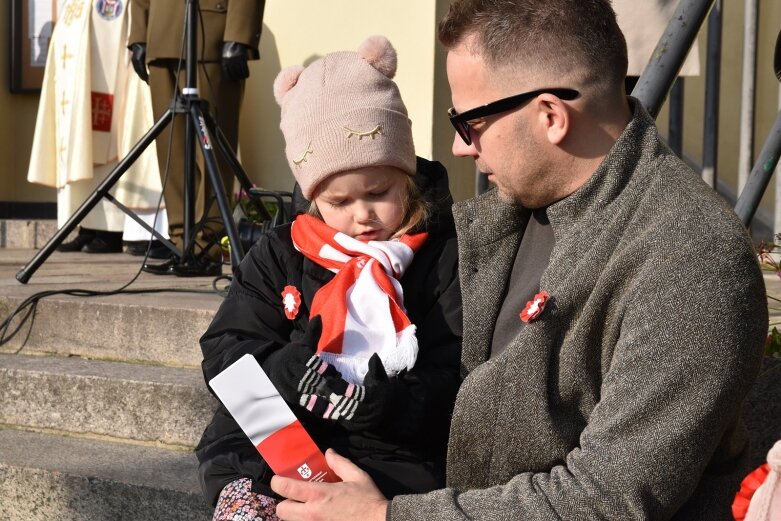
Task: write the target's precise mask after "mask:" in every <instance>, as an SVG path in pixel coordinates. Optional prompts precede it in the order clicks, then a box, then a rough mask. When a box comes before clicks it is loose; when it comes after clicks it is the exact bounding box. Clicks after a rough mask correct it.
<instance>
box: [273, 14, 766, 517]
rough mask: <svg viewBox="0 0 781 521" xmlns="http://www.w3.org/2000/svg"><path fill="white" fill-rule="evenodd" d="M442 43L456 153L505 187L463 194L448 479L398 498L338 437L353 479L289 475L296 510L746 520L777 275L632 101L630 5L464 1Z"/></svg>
mask: <svg viewBox="0 0 781 521" xmlns="http://www.w3.org/2000/svg"><path fill="white" fill-rule="evenodd" d="M439 37H440V40H441V41H442V43H443V44H444V45H445V46H446V47H447V48H448V51H449V52H448V57H447V74H448V79H449V82H450V87H451V91H452V98H453V105H454V109H452V110H451V119H452V121H453V123H454V124H455V125H457V129H458V135H456V137H455V140H454V142H453V152H454V153H455V154H456V155H458V156H471V157H473V158H474V159H475V161H476V163H477V166H478V168H479V169H480V170H481V171H482V172H483V173H484V174H485V175H487V176H488V177H489V179H490V180H492V181H493V182H494V183H495V184H496V190H492V191H490V192H488V193H486V194H484V195H481V196H479V197H476V198H475V199H472V200H469V201H466V202H463V203H459V204H457V205H456V206H455V208H454V210H455V214H456V222H457V228H458V233H459V252H460V255H459V258H460V267H461V271H460V276H461V285H462V292H463V302H464V320H465V327H464V344H463V354H462V363H463V367H464V370H465V372H466V373H467V374H466V377H465V380H464V383H463V385H462V387H461V389H460V391H459V394H458V398H457V401H456V406H455V410H454V414H453V421H452V426H451V433H450V440H449V445H448V466H447V485H448V488H446V489H443V490H439V491H435V492H431V493H429V494H425V495H408V496H397V497H395V498H394V499H393V500H392V501H391V502H387V501H386V500H385V499H384V498H383V497H382V496H381V495H380V494H379V493H378V492H377V490H376V488H375V487H374V486H373V484H372V483H371V482H370V481H369V480H368V479H367V478H366V476H365V475H364V474H363V473H362V472H361V471H360V470H358V469H357V468H356V467H355V466H353V465H352V464H351V463H350V462H348V461H346V460H345V459H344V458H341V457H339V456H337V455H335V454H334V453H333V452H332V451H328V453H327V455H326V456H327V459H328V462H329V464H330V465H331V466H332V468H333V469H334V471H335V472H336V473H337V474H339V475H340V476H341V477H342V479H343V482H342V483H338V484H324V483H305V482H299V481H293V480H290V479H287V478H280V477H274V479H273V481H272V487H273V488H274V490H275V491H277V492H278V493H279V494H281V495H283V496H285V497H287V498H290V500H288V501H284V502H282V503H280V504H279V506H278V509H277V514H278V515H279V516H280V517H281V518H282V519H289V520H298V519H318V520H320V519H377V520H381V519H385V518H386V517H387V519H393V520H396V519H398V520H410V519H412V520H415V519H421V520H423V519H426V520H439V519H441V520H452V519H491V520H495V519H507V520H543V519H545V520H547V519H573V520H575V519H576V520H585V519H616V520H625V519H708V520H713V519H729V518H731V517H730V512H729V505H730V503H731V500H732V497H733V496H734V492H735V491H736V490H737V485H738V483H739V481H740V478H741V477H742V474H743V473H744V469H743V468H742V464H743V456H744V455H745V453H746V437H745V431H744V429H743V426H742V424H741V421H740V404H741V402H742V400H743V398H744V397H745V395H746V393H747V392H748V390H749V388H750V386H751V384H752V382H753V380H754V379H755V377H756V375H757V372H758V369H759V364H760V359H761V351H762V345H763V341H764V338H765V336H766V333H767V329H766V328H767V309H766V301H765V292H764V286H763V281H762V276H761V273H760V271H759V268H758V266H757V262H756V259H755V256H754V253H753V251H752V245H751V243H750V240H749V238H748V236H747V234H746V232H745V230H744V229H743V228H742V226H741V225H740V223H739V222H738V220H737V219H736V217H735V215H734V214H733V213H732V211H731V210H730V209H729V208H728V207H727V206H726V205H725V204H724V203H723V201H722V200H721V199H720V198H719V196H718V195H716V194H715V193H714V192H713V191H712V190H710V189H709V188H708V187H707V186H706V185H705V184H704V183H703V182H702V181H701V180H700V179H699V177H698V176H696V175H695V174H694V173H693V172H691V171H690V170H688V169H687V168H686V166H685V165H684V164H683V163H682V162H681V161H680V160H679V159H678V158H677V157H676V156H674V155H673V154H672V153H671V152H670V150H669V149H668V148H667V147H666V146H665V145H664V144H663V143H662V142H661V141H660V139H659V136H658V134H657V131H656V128H655V126H654V122H653V121H652V119H651V118H650V117H649V116H648V114H647V113H646V112H645V111H644V110H643V108H642V107H641V106H640V105H639V103H637V101H636V100H631V99H630V100H628V99H627V98H626V96H625V93H624V88H623V80H624V76H625V73H626V63H627V62H626V46H625V43H624V39H623V37H622V35H621V32H620V30H619V29H618V26H617V25H616V20H615V15H614V13H613V11H612V9H611V7H610V3H609V1H608V0H501V1H500V0H456V1H455V2H453V4H452V5H451V7H450V11H449V13H448V14H447V16H446V17H445V19H444V20H443V21H442V22H441V24H440V28H439ZM573 90H574V91H576V93H573V92H572V91H573ZM526 92H532V93H533V94H529V95H526V96H518V94H519V93H526ZM499 100H502V101H499ZM459 116H460V117H459Z"/></svg>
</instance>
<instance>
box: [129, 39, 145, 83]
mask: <svg viewBox="0 0 781 521" xmlns="http://www.w3.org/2000/svg"><path fill="white" fill-rule="evenodd" d="M129 49H130V53H131V57H130V61H132V62H133V70H135V71H136V74H138V77H139V78H141V79H142V80H144V81H145V82H146V83H149V72H147V70H146V44H145V43H131V44H130V47H129Z"/></svg>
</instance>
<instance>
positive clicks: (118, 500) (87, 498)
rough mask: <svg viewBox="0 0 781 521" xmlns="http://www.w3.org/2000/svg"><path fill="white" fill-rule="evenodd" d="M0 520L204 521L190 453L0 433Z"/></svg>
mask: <svg viewBox="0 0 781 521" xmlns="http://www.w3.org/2000/svg"><path fill="white" fill-rule="evenodd" d="M0 519H3V520H6V521H50V520H53V519H56V520H57V521H102V520H106V521H108V520H111V521H151V520H155V521H157V520H160V519H165V520H167V521H180V520H181V521H199V520H203V521H208V520H209V519H211V509H210V508H209V507H208V506H207V505H206V504H205V501H204V500H203V498H202V496H201V494H200V490H199V487H198V478H197V461H196V459H195V455H194V454H192V453H191V452H184V451H172V450H162V449H157V448H150V447H142V446H137V445H128V444H122V443H110V442H106V441H99V440H91V439H78V438H69V437H62V436H55V435H50V434H40V433H34V432H23V431H18V430H12V429H1V428H0Z"/></svg>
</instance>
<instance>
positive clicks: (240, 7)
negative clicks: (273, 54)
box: [222, 0, 266, 55]
mask: <svg viewBox="0 0 781 521" xmlns="http://www.w3.org/2000/svg"><path fill="white" fill-rule="evenodd" d="M265 6H266V0H230V3H229V4H228V13H227V19H226V20H225V33H224V35H223V38H222V40H223V41H224V42H239V43H243V44H244V45H246V46H247V47H250V48H251V49H252V50H253V51H254V54H255V55H257V52H258V45H259V43H260V31H261V24H262V22H263V10H264V8H265Z"/></svg>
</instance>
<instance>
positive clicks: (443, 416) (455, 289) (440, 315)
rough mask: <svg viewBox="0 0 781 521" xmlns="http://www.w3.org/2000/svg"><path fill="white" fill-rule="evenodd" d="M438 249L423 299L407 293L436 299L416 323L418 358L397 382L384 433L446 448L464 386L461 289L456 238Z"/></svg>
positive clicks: (447, 241) (444, 241) (428, 269)
mask: <svg viewBox="0 0 781 521" xmlns="http://www.w3.org/2000/svg"><path fill="white" fill-rule="evenodd" d="M433 246H434V248H433V249H434V250H436V251H434V252H432V253H433V254H434V255H433V256H434V257H435V258H436V263H435V267H433V268H428V267H426V268H424V269H427V271H428V272H429V273H428V275H427V276H426V283H424V284H423V285H421V286H420V289H419V291H418V292H417V293H418V294H417V295H415V293H413V294H412V295H406V294H405V300H407V298H408V297H411V298H417V299H419V300H420V301H425V300H426V296H427V295H433V298H431V299H430V304H429V305H428V306H426V307H425V309H421V310H419V315H420V316H419V317H416V319H414V320H413V321H414V322H415V324H416V326H417V331H416V335H417V338H418V347H419V352H418V359H417V361H416V363H415V366H414V367H413V368H412V370H410V371H409V372H407V373H404V374H403V375H401V376H399V377H398V378H396V379H393V380H395V389H394V394H395V397H394V400H393V402H392V405H391V407H392V410H391V411H389V413H388V414H387V421H386V422H385V424H384V425H383V426H382V429H383V432H385V433H391V434H395V436H396V437H397V438H398V439H401V440H405V441H413V442H415V443H416V444H420V443H423V444H425V445H430V446H432V447H444V446H445V444H446V443H447V435H448V430H449V426H450V417H451V414H452V412H453V404H454V403H455V397H456V393H457V392H458V386H459V385H460V383H461V378H460V360H461V330H462V315H461V287H460V284H459V278H458V251H457V242H456V240H455V237H453V238H451V239H446V240H442V241H441V242H439V243H438V244H436V245H433ZM411 305H412V304H410V306H411Z"/></svg>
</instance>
